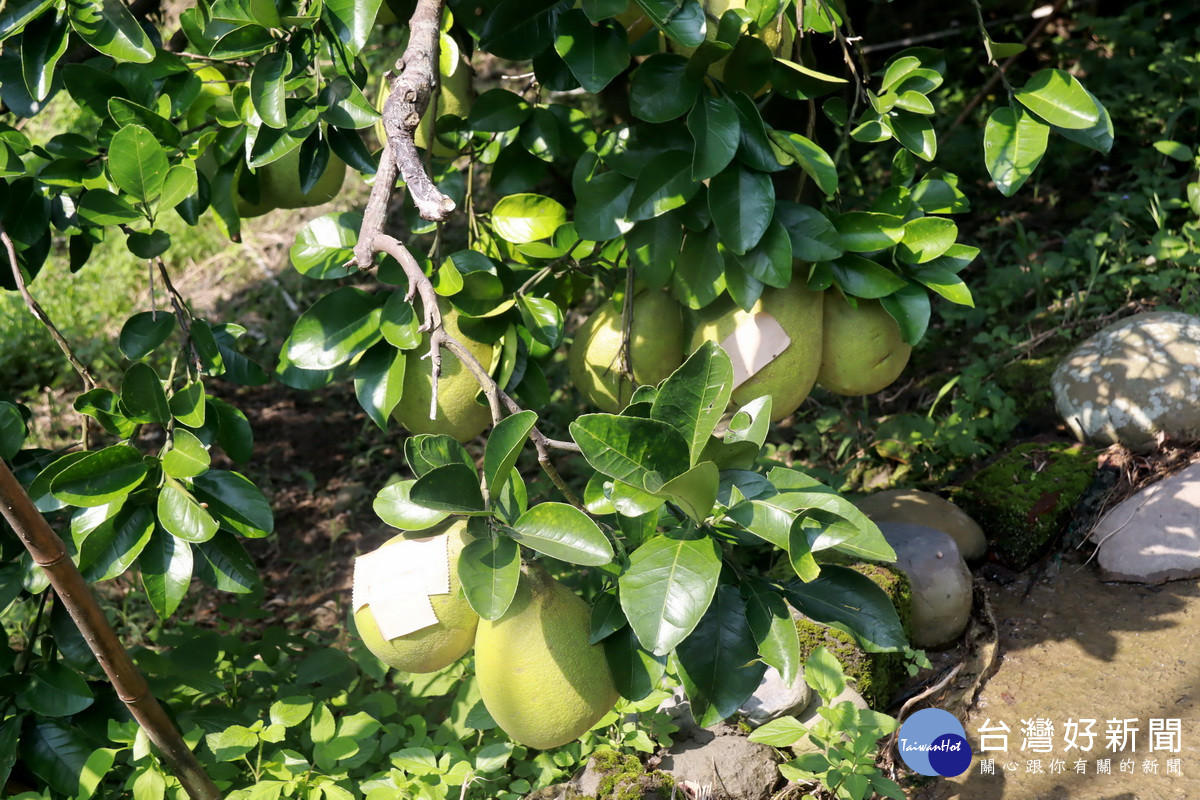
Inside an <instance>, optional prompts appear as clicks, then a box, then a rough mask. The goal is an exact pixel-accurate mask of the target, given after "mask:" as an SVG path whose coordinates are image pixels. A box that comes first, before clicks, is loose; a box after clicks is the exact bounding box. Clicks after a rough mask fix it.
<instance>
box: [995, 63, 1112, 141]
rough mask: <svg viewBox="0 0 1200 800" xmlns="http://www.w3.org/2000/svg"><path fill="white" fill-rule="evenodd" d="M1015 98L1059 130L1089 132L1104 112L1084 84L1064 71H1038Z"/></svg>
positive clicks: (1016, 92)
mask: <svg viewBox="0 0 1200 800" xmlns="http://www.w3.org/2000/svg"><path fill="white" fill-rule="evenodd" d="M1013 97H1014V98H1015V99H1016V100H1017V102H1019V103H1020V104H1021V105H1023V106H1025V107H1026V108H1028V109H1029V110H1030V111H1032V112H1033V113H1034V114H1037V115H1038V116H1039V117H1041V118H1042V119H1043V120H1045V121H1046V122H1048V123H1050V124H1051V125H1054V126H1057V127H1059V128H1067V129H1069V130H1087V129H1088V128H1091V127H1092V126H1093V125H1095V124H1096V123H1097V122H1098V121H1099V120H1100V109H1099V107H1098V105H1097V103H1096V102H1095V100H1093V99H1092V97H1091V95H1089V94H1088V92H1087V90H1086V89H1084V88H1083V84H1082V83H1080V82H1079V80H1078V79H1077V78H1075V77H1074V76H1073V75H1071V74H1070V73H1069V72H1066V71H1064V70H1061V69H1043V70H1038V71H1037V72H1035V73H1034V74H1033V76H1032V77H1030V79H1029V80H1028V81H1026V83H1025V85H1024V86H1023V87H1021V88H1020V89H1017V90H1016V91H1015V92H1013ZM993 116H994V113H993Z"/></svg>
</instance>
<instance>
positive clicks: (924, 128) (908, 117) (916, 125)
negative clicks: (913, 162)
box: [887, 111, 937, 161]
mask: <svg viewBox="0 0 1200 800" xmlns="http://www.w3.org/2000/svg"><path fill="white" fill-rule="evenodd" d="M887 122H888V125H889V127H890V128H891V131H892V133H893V134H895V136H896V141H898V142H900V144H902V145H904V147H905V148H906V149H907V150H908V151H909V152H910V153H912V154H913V155H915V156H916V157H917V158H920V159H923V160H925V161H932V160H933V158H934V156H936V155H937V134H936V133H934V130H933V123H931V122H930V121H929V120H928V119H926V118H925V117H923V116H921V115H919V114H913V113H910V112H908V111H893V112H892V116H890V117H889V118H888V120H887Z"/></svg>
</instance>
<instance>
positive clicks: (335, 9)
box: [317, 0, 382, 56]
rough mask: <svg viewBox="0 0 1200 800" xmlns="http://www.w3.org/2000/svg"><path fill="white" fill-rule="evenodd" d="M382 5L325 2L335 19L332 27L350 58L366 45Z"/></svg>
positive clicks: (373, 0) (368, 0) (357, 0)
mask: <svg viewBox="0 0 1200 800" xmlns="http://www.w3.org/2000/svg"><path fill="white" fill-rule="evenodd" d="M381 5H382V3H381V2H380V0H325V8H326V10H327V11H328V12H329V15H330V16H332V17H333V24H332V25H331V27H332V28H333V31H334V33H336V34H337V37H338V38H339V39H341V41H342V43H343V44H344V45H346V51H347V53H348V54H349V55H350V56H355V55H357V54H358V53H359V52H360V51H361V50H362V49H363V46H364V45H366V43H367V38H368V37H369V36H370V35H371V30H372V28H373V27H374V25H375V16H376V15H377V14H378V13H379V8H380V6H381ZM317 7H318V8H320V6H317Z"/></svg>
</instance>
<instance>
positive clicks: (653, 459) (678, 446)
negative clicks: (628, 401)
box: [571, 414, 689, 492]
mask: <svg viewBox="0 0 1200 800" xmlns="http://www.w3.org/2000/svg"><path fill="white" fill-rule="evenodd" d="M571 438H573V439H574V440H575V443H576V444H578V445H579V447H580V449H582V450H583V457H584V458H585V459H587V462H588V463H589V464H591V465H592V467H593V468H594V469H596V470H599V471H600V472H602V473H604V474H605V475H608V476H609V477H611V478H615V479H617V480H619V481H623V482H625V483H628V484H630V485H632V486H634V487H636V488H638V489H641V490H642V491H646V492H656V491H658V490H659V489H661V488H662V486H663V484H665V483H666V482H667V481H669V480H671V479H672V478H675V477H678V476H679V475H682V474H683V473H684V472H685V471H686V470H687V464H688V463H689V456H688V444H687V440H685V439H684V438H683V437H682V436H680V435H679V433H678V432H677V431H676V430H675V429H674V428H672V427H671V426H670V425H668V424H667V423H665V422H660V421H658V420H650V419H641V418H639V417H620V416H616V415H615V414H585V415H583V416H582V417H579V418H578V419H576V420H575V421H574V422H572V423H571Z"/></svg>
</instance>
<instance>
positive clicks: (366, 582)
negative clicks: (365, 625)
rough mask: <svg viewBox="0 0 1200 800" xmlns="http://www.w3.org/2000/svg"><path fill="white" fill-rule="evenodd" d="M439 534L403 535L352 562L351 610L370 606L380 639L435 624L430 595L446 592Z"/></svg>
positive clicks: (443, 546) (444, 554) (446, 559)
mask: <svg viewBox="0 0 1200 800" xmlns="http://www.w3.org/2000/svg"><path fill="white" fill-rule="evenodd" d="M447 548H448V542H447V540H446V537H445V536H444V535H442V536H431V537H427V538H424V539H402V540H400V541H398V542H393V543H391V544H387V545H384V546H383V547H381V548H379V549H378V550H376V551H374V552H373V553H366V554H364V555H361V556H359V557H358V558H356V559H355V560H354V596H353V598H352V600H351V602H352V604H353V606H354V610H355V611H358V610H359V609H360V608H362V607H363V606H367V605H369V606H371V614H372V616H374V617H375V622H376V624H378V625H379V632H380V633H381V634H383V637H384V638H385V639H394V638H396V637H397V636H404V635H405V634H408V633H412V632H414V631H419V630H421V629H422V628H427V627H429V626H430V625H436V624H437V622H438V619H437V616H436V615H435V614H434V611H433V605H432V603H430V601H429V596H430V595H433V594H448V593H449V592H450V560H449V553H448V550H447Z"/></svg>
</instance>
